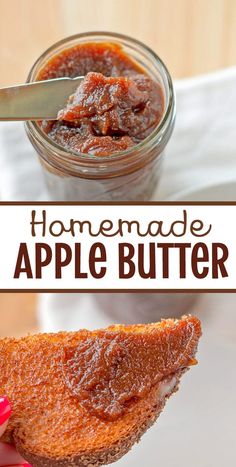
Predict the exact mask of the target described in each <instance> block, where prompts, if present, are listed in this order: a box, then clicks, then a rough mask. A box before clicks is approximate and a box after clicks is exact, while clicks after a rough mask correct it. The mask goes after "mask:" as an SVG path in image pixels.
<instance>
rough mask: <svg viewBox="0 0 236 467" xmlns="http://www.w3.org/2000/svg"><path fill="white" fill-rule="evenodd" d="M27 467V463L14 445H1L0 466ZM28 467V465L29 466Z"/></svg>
mask: <svg viewBox="0 0 236 467" xmlns="http://www.w3.org/2000/svg"><path fill="white" fill-rule="evenodd" d="M16 464H17V465H19V464H20V465H26V461H25V460H24V459H23V457H21V455H20V454H19V453H18V452H17V451H16V448H15V447H14V446H13V444H8V443H0V466H1V467H2V466H5V465H16ZM27 465H28V464H27Z"/></svg>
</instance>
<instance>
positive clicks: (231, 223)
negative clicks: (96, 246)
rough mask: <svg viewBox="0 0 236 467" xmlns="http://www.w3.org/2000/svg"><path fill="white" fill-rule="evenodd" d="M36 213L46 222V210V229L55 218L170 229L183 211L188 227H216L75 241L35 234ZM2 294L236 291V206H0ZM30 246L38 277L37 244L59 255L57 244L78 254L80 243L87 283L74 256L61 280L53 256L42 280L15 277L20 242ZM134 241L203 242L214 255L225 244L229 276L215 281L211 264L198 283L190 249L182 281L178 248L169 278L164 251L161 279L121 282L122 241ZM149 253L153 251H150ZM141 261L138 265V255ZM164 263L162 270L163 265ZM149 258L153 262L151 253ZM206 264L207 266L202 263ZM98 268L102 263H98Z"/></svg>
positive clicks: (68, 236)
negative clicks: (94, 259)
mask: <svg viewBox="0 0 236 467" xmlns="http://www.w3.org/2000/svg"><path fill="white" fill-rule="evenodd" d="M33 209H35V210H36V213H37V214H36V217H37V219H38V220H39V219H41V217H42V210H43V209H45V210H46V213H47V225H49V224H50V223H51V222H53V221H54V220H55V219H59V220H61V221H63V223H64V225H65V226H67V227H68V225H69V220H70V219H74V220H80V221H83V220H90V221H91V222H92V224H93V226H94V228H96V227H98V226H99V224H100V222H101V221H102V220H104V219H110V220H111V221H113V222H114V225H116V224H117V220H118V219H123V220H128V221H131V220H137V221H139V223H140V224H141V226H144V228H145V226H147V224H148V223H149V222H151V221H153V220H157V221H160V220H162V221H163V223H164V224H163V225H164V228H166V229H169V226H170V224H171V223H172V222H174V221H176V220H182V219H183V210H184V209H186V211H187V216H188V226H189V225H190V223H191V222H192V221H193V220H194V219H201V220H202V221H203V222H204V224H205V226H206V227H205V230H206V229H207V227H208V226H209V224H212V229H211V233H210V234H209V235H207V236H205V237H200V238H197V237H194V236H193V235H191V234H190V232H189V229H188V228H187V233H186V235H185V236H184V237H180V238H176V237H174V236H169V237H165V238H163V237H161V236H157V237H149V236H147V237H143V238H141V237H138V236H137V235H136V234H135V233H131V234H129V233H127V234H126V235H125V236H124V237H123V238H122V237H120V236H116V237H112V238H105V237H103V236H98V237H96V238H95V237H90V236H89V235H88V234H87V233H83V234H79V235H78V236H77V237H74V238H73V237H72V236H71V234H70V233H64V234H62V235H61V236H60V237H52V236H51V235H50V234H49V233H48V230H47V235H46V237H42V235H41V233H40V232H41V229H40V228H38V230H37V231H38V233H39V234H38V235H37V236H36V237H34V238H33V237H32V236H31V226H30V221H31V212H32V210H33ZM0 216H1V217H0V219H1V229H0V237H1V240H0V290H2V289H44V290H49V289H57V290H58V289H68V290H69V289H74V290H81V289H83V290H85V289H86V290H89V289H97V290H99V289H113V290H114V289H127V290H130V289H146V290H150V289H152V290H170V289H214V290H217V289H227V290H230V289H236V206H233V205H232V206H230V205H229V206H207V205H200V206H196V205H194V206H188V205H186V206H184V205H181V206H180V205H167V206H164V205H161V206H160V205H144V206H142V205H138V206H137V205H135V206H133V205H130V206H128V205H126V206H122V205H119V206H114V205H112V206H104V205H99V206H91V205H90V206H80V205H63V206H61V205H46V206H45V205H43V204H42V205H36V206H33V205H30V206H28V205H27V206H22V205H0ZM21 242H27V244H28V251H29V256H30V260H31V267H32V271H33V275H34V276H35V243H36V242H45V243H48V244H49V245H50V246H51V247H52V250H53V251H54V244H55V243H56V242H65V243H67V244H69V245H70V246H71V248H72V250H73V247H74V243H75V242H79V243H81V249H82V266H83V270H84V271H85V272H88V278H87V279H75V277H74V267H73V258H72V261H71V264H70V265H69V266H67V267H64V268H63V273H62V279H55V255H54V254H53V258H52V261H51V263H50V265H48V266H47V267H45V268H44V269H43V274H42V279H35V277H34V278H33V279H27V277H26V274H24V273H23V274H21V276H20V278H19V279H14V278H13V276H14V270H15V265H16V260H17V255H18V249H19V244H20V243H21ZM95 242H102V243H103V244H104V245H105V246H106V251H107V262H106V264H105V265H106V267H107V272H106V275H105V277H104V278H103V279H95V278H93V277H91V275H90V274H89V268H88V254H89V249H90V247H91V245H92V244H93V243H95ZM121 242H129V243H132V244H133V245H134V246H135V247H136V246H137V244H138V243H145V245H146V247H147V246H148V244H149V242H160V243H161V242H168V243H172V242H175V243H177V242H190V243H192V244H194V243H197V242H204V243H206V244H207V245H208V246H209V252H211V244H212V242H221V243H225V244H226V245H227V246H228V249H229V259H228V260H227V262H226V267H227V271H228V274H229V277H227V278H223V279H222V278H221V279H217V280H216V279H212V277H211V261H210V270H209V276H208V277H206V278H205V279H203V280H202V279H197V278H195V277H194V276H193V274H192V272H191V250H189V251H188V253H187V262H186V263H187V264H186V269H187V277H186V279H179V261H178V250H176V251H174V250H171V251H170V278H169V279H163V278H162V265H161V263H160V261H161V252H160V250H159V249H158V250H159V251H158V250H157V255H159V256H157V278H156V279H142V278H141V277H140V276H139V274H138V271H137V272H136V274H135V276H134V277H133V278H132V279H119V273H118V243H121ZM146 251H148V250H146ZM135 259H136V263H137V261H138V258H137V256H136V257H135ZM158 259H159V266H158ZM145 260H147V261H148V255H146V258H145ZM203 265H204V264H203ZM98 266H99V265H98Z"/></svg>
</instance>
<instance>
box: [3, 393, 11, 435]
mask: <svg viewBox="0 0 236 467" xmlns="http://www.w3.org/2000/svg"><path fill="white" fill-rule="evenodd" d="M10 415H11V406H10V404H9V401H8V399H7V398H6V397H5V396H3V397H0V437H1V436H2V435H3V433H4V431H5V429H6V427H7V421H8V419H9V417H10Z"/></svg>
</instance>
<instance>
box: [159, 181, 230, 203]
mask: <svg viewBox="0 0 236 467" xmlns="http://www.w3.org/2000/svg"><path fill="white" fill-rule="evenodd" d="M168 201H236V180H233V181H228V182H224V183H221V184H217V185H210V186H208V187H204V188H198V189H195V190H193V191H189V190H188V191H183V192H182V193H179V194H178V195H177V196H171V197H170V198H169V199H168Z"/></svg>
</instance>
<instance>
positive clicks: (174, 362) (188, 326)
mask: <svg viewBox="0 0 236 467" xmlns="http://www.w3.org/2000/svg"><path fill="white" fill-rule="evenodd" d="M130 330H131V331H132V332H129V331H130ZM200 334H201V329H200V322H199V320H198V319H197V318H195V317H190V316H188V317H183V319H182V320H181V321H176V322H174V321H173V320H166V321H162V322H161V323H160V324H159V325H156V324H154V325H149V328H147V327H146V328H145V327H144V326H142V325H137V326H130V327H129V326H126V327H122V326H119V325H118V326H113V327H110V328H108V329H107V330H106V331H104V330H101V331H97V332H96V334H94V333H93V332H91V333H90V335H89V333H88V335H87V336H85V337H84V339H83V340H81V342H80V343H78V344H77V345H76V346H75V347H71V348H70V347H68V348H65V349H64V373H65V380H66V384H67V386H68V387H69V388H70V389H71V391H72V393H73V394H74V395H75V396H76V397H77V398H78V400H79V402H80V403H81V404H82V405H83V406H84V407H85V408H86V409H87V410H89V412H91V414H93V415H95V416H97V417H98V418H102V419H107V420H116V419H118V418H119V417H120V416H122V415H123V414H124V413H125V412H126V411H127V410H129V407H131V406H132V404H134V403H135V402H137V400H139V399H140V398H144V397H146V396H147V395H148V393H149V392H150V390H151V389H152V388H153V387H154V386H155V385H158V384H160V383H164V386H165V387H166V388H167V387H168V385H169V384H172V383H173V381H174V379H173V378H175V376H179V374H181V373H182V372H183V371H185V370H186V369H187V368H188V367H189V366H190V365H193V364H195V363H196V360H194V355H195V352H196V348H197V342H198V339H199V337H200ZM159 389H161V386H160V387H159ZM162 389H163V388H162Z"/></svg>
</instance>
